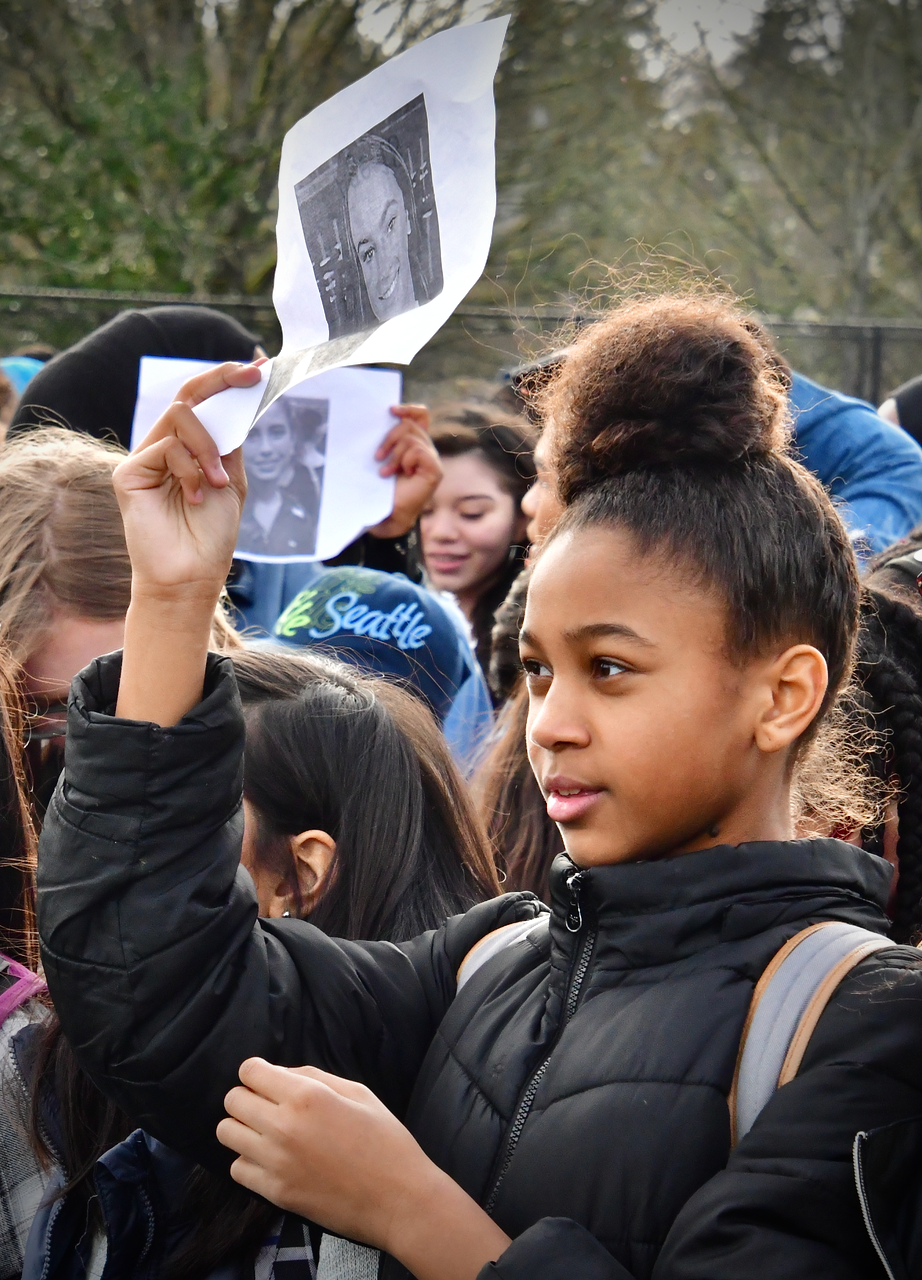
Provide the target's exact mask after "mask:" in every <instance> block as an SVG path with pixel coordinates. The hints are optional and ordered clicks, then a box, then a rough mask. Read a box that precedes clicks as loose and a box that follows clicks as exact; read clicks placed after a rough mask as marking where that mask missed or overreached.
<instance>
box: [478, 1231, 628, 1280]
mask: <svg viewBox="0 0 922 1280" xmlns="http://www.w3.org/2000/svg"><path fill="white" fill-rule="evenodd" d="M477 1280H633V1277H632V1275H631V1273H630V1272H629V1271H627V1270H626V1269H625V1268H624V1267H622V1265H621V1263H620V1262H618V1261H617V1260H616V1259H615V1258H613V1257H612V1256H611V1254H610V1253H609V1252H608V1250H607V1249H605V1248H603V1246H602V1245H600V1244H599V1242H598V1240H596V1238H595V1236H593V1235H590V1233H589V1232H588V1231H587V1230H586V1229H585V1227H581V1226H580V1225H579V1223H578V1222H574V1221H573V1220H572V1219H571V1218H542V1219H541V1221H540V1222H536V1223H535V1225H534V1226H533V1227H529V1228H528V1230H527V1231H523V1233H522V1234H521V1235H520V1236H519V1237H518V1239H516V1240H513V1242H512V1244H511V1245H510V1246H509V1248H508V1249H507V1250H506V1252H505V1253H504V1254H503V1255H502V1257H501V1258H499V1259H498V1260H497V1261H496V1262H490V1263H488V1264H487V1265H486V1266H485V1267H484V1268H483V1270H482V1271H481V1272H480V1274H479V1275H478V1277H477Z"/></svg>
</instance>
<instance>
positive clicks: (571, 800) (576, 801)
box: [547, 787, 602, 822]
mask: <svg viewBox="0 0 922 1280" xmlns="http://www.w3.org/2000/svg"><path fill="white" fill-rule="evenodd" d="M567 791H568V792H569V794H564V793H563V792H561V791H549V792H548V796H547V816H548V817H549V818H550V819H551V821H552V822H575V821H576V820H577V819H578V818H582V817H584V816H585V815H586V814H587V813H588V812H589V810H590V809H591V808H592V806H593V805H594V804H595V802H596V800H598V798H599V796H600V795H601V794H602V791H601V789H597V790H591V789H590V788H588V787H587V788H580V789H579V790H575V789H574V790H571V789H570V788H567Z"/></svg>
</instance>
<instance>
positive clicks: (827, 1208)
mask: <svg viewBox="0 0 922 1280" xmlns="http://www.w3.org/2000/svg"><path fill="white" fill-rule="evenodd" d="M920 1113H922V956H919V955H918V953H915V952H912V951H910V950H909V948H894V949H893V950H892V951H891V950H884V951H880V952H877V953H876V955H875V956H873V957H871V958H870V959H868V960H866V961H864V962H863V963H862V964H861V965H860V966H858V968H856V969H855V970H854V972H853V973H852V974H851V975H850V976H849V977H848V978H847V979H846V980H845V981H844V982H843V983H842V985H841V986H840V987H839V989H838V991H837V992H836V994H835V996H834V997H833V999H832V1000H831V1001H830V1003H829V1005H828V1006H827V1008H826V1010H825V1012H824V1013H823V1015H822V1017H821V1018H820V1020H819V1022H818V1023H817V1027H816V1030H815V1031H814V1033H813V1037H812V1039H811V1041H810V1044H809V1046H808V1049H807V1052H806V1054H805V1056H804V1060H803V1064H802V1066H801V1069H800V1072H799V1073H798V1075H797V1076H796V1077H795V1079H794V1080H792V1081H791V1083H790V1084H787V1085H785V1086H784V1087H783V1088H782V1089H779V1090H778V1092H777V1093H776V1094H775V1095H774V1097H773V1098H772V1100H771V1101H770V1102H769V1103H768V1104H767V1106H766V1107H765V1108H764V1110H763V1111H762V1113H761V1115H760V1116H759V1117H758V1119H757V1120H756V1122H755V1124H754V1125H753V1127H752V1129H751V1130H750V1131H749V1133H748V1134H747V1135H746V1137H745V1138H743V1140H742V1141H741V1142H740V1144H739V1146H737V1147H736V1148H735V1150H734V1151H733V1152H732V1153H731V1155H730V1159H729V1161H728V1163H727V1167H726V1169H725V1170H723V1171H722V1172H721V1173H719V1174H717V1175H716V1177H714V1178H712V1179H711V1180H710V1181H709V1182H707V1183H706V1184H705V1185H704V1186H703V1187H702V1188H701V1189H700V1190H699V1191H698V1192H697V1193H696V1194H695V1195H694V1196H692V1198H691V1199H690V1200H689V1201H688V1203H687V1204H686V1205H685V1207H684V1208H683V1209H682V1211H681V1213H680V1214H679V1216H678V1218H677V1219H676V1221H675V1223H674V1224H673V1227H672V1229H671V1231H670V1233H669V1235H668V1236H667V1238H666V1241H665V1244H664V1247H663V1250H662V1252H661V1253H660V1256H659V1259H658V1260H657V1264H656V1266H655V1268H654V1272H653V1280H751V1277H752V1276H760V1275H761V1276H766V1277H775V1276H778V1277H780V1276H783V1277H784V1280H867V1277H869V1276H877V1275H882V1274H883V1272H882V1270H881V1267H880V1263H879V1261H878V1260H877V1257H876V1255H875V1253H874V1251H873V1247H872V1245H871V1242H870V1238H869V1236H868V1233H867V1230H866V1229H865V1226H864V1222H863V1219H862V1212H861V1207H860V1204H859V1201H858V1194H857V1190H856V1187H855V1180H854V1174H853V1169H852V1148H853V1144H854V1140H855V1135H856V1133H857V1132H858V1131H859V1130H865V1129H874V1128H877V1127H879V1126H882V1125H886V1124H890V1123H892V1122H894V1121H898V1120H905V1119H908V1118H909V1117H911V1116H916V1115H919V1114H920Z"/></svg>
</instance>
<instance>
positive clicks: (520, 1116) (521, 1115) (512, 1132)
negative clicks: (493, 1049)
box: [484, 871, 596, 1213]
mask: <svg viewBox="0 0 922 1280" xmlns="http://www.w3.org/2000/svg"><path fill="white" fill-rule="evenodd" d="M582 876H583V872H582V871H574V873H573V875H571V876H570V877H569V879H568V880H567V888H568V889H569V891H570V908H569V910H568V911H567V920H566V923H567V928H568V929H569V930H570V932H571V933H579V931H580V930H581V929H582V927H583V913H582V910H581V908H580V904H579V895H580V891H581V889H582ZM595 938H596V931H595V929H590V930H589V932H588V933H587V934H586V938H585V941H584V942H583V947H582V950H581V951H580V954H579V959H578V960H577V962H576V965H575V966H574V968H573V972H572V975H571V977H570V985H569V988H568V991H567V1003H566V1006H565V1009H564V1016H563V1019H562V1021H561V1024H560V1028H559V1030H558V1032H557V1035H556V1036H555V1037H554V1043H553V1045H552V1046H551V1052H550V1053H549V1054H548V1055H547V1057H546V1058H545V1059H544V1061H543V1062H542V1063H541V1066H540V1067H539V1068H538V1070H537V1071H536V1072H535V1074H534V1075H533V1076H532V1078H531V1080H529V1082H528V1086H527V1088H526V1089H525V1092H524V1093H523V1094H522V1100H521V1102H520V1103H519V1105H518V1108H517V1110H516V1113H515V1117H514V1119H513V1121H512V1125H511V1127H510V1129H509V1136H508V1138H507V1139H506V1150H505V1153H504V1155H503V1163H502V1165H501V1167H500V1171H499V1173H498V1174H497V1177H496V1181H495V1182H494V1183H493V1190H492V1191H491V1192H490V1196H489V1199H488V1200H487V1202H486V1205H485V1206H484V1208H485V1209H486V1211H487V1213H490V1212H491V1211H492V1209H493V1207H494V1205H495V1204H496V1197H497V1195H498V1194H499V1189H500V1187H501V1186H502V1183H503V1180H504V1178H505V1177H506V1174H507V1173H508V1172H509V1167H510V1165H511V1164H512V1157H513V1156H514V1155H515V1149H516V1147H517V1146H518V1144H519V1138H521V1136H522V1130H523V1129H524V1128H525V1121H526V1120H527V1119H528V1113H529V1112H530V1111H531V1108H532V1104H533V1102H534V1100H535V1096H536V1094H537V1092H538V1088H539V1086H540V1084H541V1081H542V1080H543V1079H544V1076H545V1074H546V1072H547V1069H548V1067H549V1066H550V1065H551V1056H552V1054H553V1052H554V1049H555V1048H556V1047H557V1043H558V1041H559V1040H560V1037H561V1036H562V1035H563V1033H564V1030H565V1028H566V1026H567V1023H568V1022H569V1021H570V1019H571V1018H572V1017H573V1015H574V1013H576V1006H577V1004H578V1003H579V993H580V989H581V987H582V985H583V981H584V980H585V977H586V973H587V972H588V970H589V962H590V960H591V959H592V951H593V948H594V946H595Z"/></svg>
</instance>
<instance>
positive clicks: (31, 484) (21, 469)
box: [0, 427, 241, 666]
mask: <svg viewBox="0 0 922 1280" xmlns="http://www.w3.org/2000/svg"><path fill="white" fill-rule="evenodd" d="M124 456H125V451H124V450H123V449H122V448H120V447H119V446H117V445H112V444H108V443H105V442H103V441H100V440H94V439H91V438H90V437H89V436H84V435H80V434H79V433H77V432H75V431H68V430H65V429H63V428H60V427H44V428H42V429H41V430H39V431H33V432H29V433H28V434H25V435H21V436H17V437H15V438H14V439H13V440H11V441H9V442H8V443H6V444H5V445H4V446H3V447H2V449H0V645H3V646H4V647H5V648H6V649H7V650H8V652H9V653H10V655H11V656H12V658H13V659H14V661H15V662H17V663H18V664H19V665H20V666H21V665H22V664H23V663H24V662H25V661H26V659H27V658H28V657H29V655H30V654H31V653H33V652H34V651H35V649H36V648H37V647H38V646H39V644H40V643H41V642H42V640H43V639H44V637H45V636H46V635H47V634H48V631H49V629H50V627H51V625H52V622H53V617H54V614H55V613H56V612H61V613H65V614H70V615H71V616H73V617H81V618H93V619H96V620H98V621H101V622H114V621H117V620H118V619H121V618H124V616H125V614H126V613H127V611H128V605H129V602H130V599H131V561H130V560H129V558H128V548H127V546H126V545H125V531H124V529H123V527H122V517H121V513H120V512H119V508H118V502H117V501H116V497H115V491H114V489H113V488H112V473H113V471H114V470H115V468H116V467H117V466H118V464H119V462H120V461H121V460H122V458H123V457H124ZM240 643H241V642H240V639H239V637H238V636H237V633H236V631H235V630H234V628H233V626H232V625H231V623H230V621H229V620H228V618H227V616H226V614H225V612H224V609H223V607H222V606H221V605H219V606H218V609H217V610H216V613H215V622H214V626H213V628H212V647H213V648H215V649H217V650H219V651H224V650H228V649H236V648H239V647H240Z"/></svg>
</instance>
